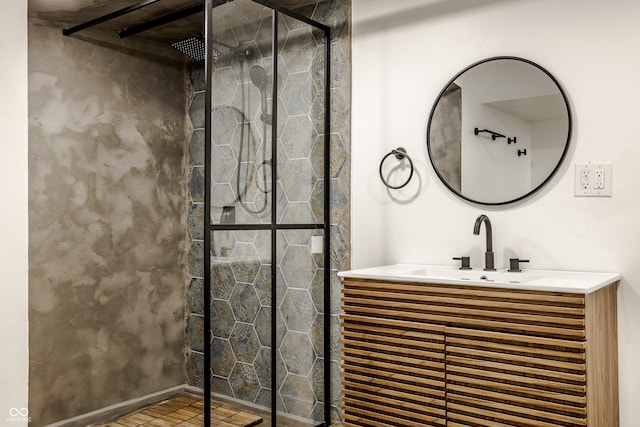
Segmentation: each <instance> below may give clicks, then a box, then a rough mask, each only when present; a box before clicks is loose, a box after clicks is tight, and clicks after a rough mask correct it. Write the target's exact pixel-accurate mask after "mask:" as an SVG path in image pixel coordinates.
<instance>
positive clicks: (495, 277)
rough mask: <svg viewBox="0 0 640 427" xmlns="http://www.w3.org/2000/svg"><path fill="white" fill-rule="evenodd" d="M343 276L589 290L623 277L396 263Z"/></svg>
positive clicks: (343, 274)
mask: <svg viewBox="0 0 640 427" xmlns="http://www.w3.org/2000/svg"><path fill="white" fill-rule="evenodd" d="M338 276H340V277H349V278H355V279H377V280H394V281H401V282H424V283H439V284H451V285H475V286H492V287H500V288H514V289H528V290H544V291H557V292H575V293H589V292H593V291H595V290H598V289H600V288H602V287H604V286H607V285H609V284H611V283H614V282H617V281H618V280H620V274H618V273H592V272H577V271H551V270H522V271H520V272H509V271H507V270H498V271H483V270H482V269H477V268H474V269H472V270H460V269H459V268H458V267H457V266H446V265H420V264H394V265H386V266H381V267H371V268H364V269H360V270H350V271H342V272H339V273H338Z"/></svg>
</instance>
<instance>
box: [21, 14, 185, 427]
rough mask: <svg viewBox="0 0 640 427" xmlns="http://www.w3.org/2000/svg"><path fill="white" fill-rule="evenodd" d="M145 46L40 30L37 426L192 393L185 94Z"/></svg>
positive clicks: (33, 409) (35, 215)
mask: <svg viewBox="0 0 640 427" xmlns="http://www.w3.org/2000/svg"><path fill="white" fill-rule="evenodd" d="M161 52H162V48H159V49H158V48H156V47H154V46H145V45H144V44H143V42H139V41H136V40H133V39H131V40H127V41H126V42H119V41H114V40H109V39H108V38H104V37H99V35H98V34H96V33H92V32H87V33H82V35H81V36H79V37H72V38H69V37H63V36H62V35H61V34H60V30H59V29H58V28H53V27H49V26H46V25H45V24H44V23H43V22H40V21H31V22H30V26H29V235H30V236H29V257H30V272H29V281H30V284H29V322H30V323H29V333H30V357H29V362H30V377H29V382H30V384H29V385H30V387H29V393H30V394H29V406H30V408H29V409H30V411H29V415H30V416H31V417H32V419H33V423H32V425H34V426H41V425H45V424H49V423H51V422H54V421H58V420H61V419H66V418H69V417H72V416H75V415H79V414H82V413H86V412H88V411H91V410H95V409H98V408H102V407H105V406H108V405H111V404H114V403H117V402H121V401H124V400H127V399H131V398H135V397H139V396H142V395H145V394H148V393H151V392H154V391H157V390H160V389H164V388H167V387H171V386H174V385H177V384H182V383H184V382H185V379H184V304H185V300H184V285H185V264H186V261H185V254H186V243H185V242H186V240H185V239H186V208H185V199H186V197H187V193H186V187H187V186H186V174H185V165H186V163H185V162H186V160H185V159H186V158H187V156H186V145H187V136H186V135H187V133H189V132H190V130H189V129H186V128H185V126H186V125H185V123H186V121H185V112H186V97H187V86H186V85H187V83H186V73H185V69H184V66H183V65H182V64H181V63H180V62H177V61H175V60H172V59H170V57H169V56H166V55H165V54H163V53H161Z"/></svg>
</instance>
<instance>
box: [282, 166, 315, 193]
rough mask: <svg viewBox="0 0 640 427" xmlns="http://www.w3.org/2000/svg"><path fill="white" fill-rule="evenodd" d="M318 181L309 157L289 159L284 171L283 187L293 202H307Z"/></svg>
mask: <svg viewBox="0 0 640 427" xmlns="http://www.w3.org/2000/svg"><path fill="white" fill-rule="evenodd" d="M315 182H316V177H315V174H314V173H313V168H312V167H311V162H309V159H295V160H289V162H288V163H287V167H286V168H285V169H284V172H282V188H283V190H284V192H285V194H286V195H287V199H288V200H289V201H292V202H306V201H308V200H309V196H311V190H313V185H314V184H315Z"/></svg>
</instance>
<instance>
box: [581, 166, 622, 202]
mask: <svg viewBox="0 0 640 427" xmlns="http://www.w3.org/2000/svg"><path fill="white" fill-rule="evenodd" d="M612 184H613V164H612V163H609V162H605V163H592V162H586V163H576V171H575V181H574V195H575V196H576V197H611V189H612V187H613V185H612Z"/></svg>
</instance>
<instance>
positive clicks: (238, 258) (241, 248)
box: [186, 0, 351, 425]
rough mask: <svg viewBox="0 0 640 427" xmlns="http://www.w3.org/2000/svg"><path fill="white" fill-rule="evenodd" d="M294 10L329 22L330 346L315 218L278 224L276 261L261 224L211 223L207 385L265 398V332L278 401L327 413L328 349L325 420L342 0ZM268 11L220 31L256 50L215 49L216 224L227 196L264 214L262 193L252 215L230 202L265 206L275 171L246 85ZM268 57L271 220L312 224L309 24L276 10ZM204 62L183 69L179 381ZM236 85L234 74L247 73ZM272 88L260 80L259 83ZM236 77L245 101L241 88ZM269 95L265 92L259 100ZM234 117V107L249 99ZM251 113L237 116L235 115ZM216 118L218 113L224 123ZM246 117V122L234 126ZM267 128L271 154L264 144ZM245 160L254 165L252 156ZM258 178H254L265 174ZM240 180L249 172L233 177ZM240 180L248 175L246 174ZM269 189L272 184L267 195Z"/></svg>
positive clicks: (194, 310) (342, 193)
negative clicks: (186, 86)
mask: <svg viewBox="0 0 640 427" xmlns="http://www.w3.org/2000/svg"><path fill="white" fill-rule="evenodd" d="M296 12H298V13H300V14H302V15H305V16H307V17H309V18H311V19H314V20H316V21H318V22H320V23H322V24H325V25H328V26H330V27H331V29H332V30H331V40H330V43H331V51H332V55H331V64H330V67H331V81H330V82H329V83H330V92H331V105H330V111H331V113H330V124H331V135H330V141H331V160H330V168H331V169H330V176H331V202H330V205H331V218H330V223H331V266H330V268H331V283H330V286H331V296H332V301H331V304H330V306H331V319H332V320H331V325H330V329H331V330H330V348H331V354H328V355H327V354H324V348H323V337H324V328H325V325H324V322H323V314H324V301H323V285H324V284H323V274H324V268H325V266H324V265H323V262H322V261H323V260H322V256H321V254H312V253H311V251H310V246H311V245H310V240H311V237H312V235H321V234H322V230H318V231H310V230H290V231H289V230H288V231H279V232H278V239H277V242H276V246H277V251H276V254H277V255H276V256H277V259H276V260H272V259H271V253H270V251H271V241H270V232H269V231H262V230H260V231H214V232H213V235H212V239H211V242H212V253H211V254H210V256H211V260H212V280H211V283H212V293H213V295H212V307H211V309H212V324H211V330H212V335H213V336H212V337H211V339H212V361H211V365H212V371H213V372H212V388H213V391H215V392H217V393H221V394H225V395H228V396H231V397H234V398H238V399H242V400H245V401H249V402H252V403H257V404H259V405H263V406H266V407H268V406H270V404H271V401H270V399H271V389H272V387H273V386H274V385H273V384H272V383H271V366H272V363H271V362H272V361H271V345H273V344H275V345H276V347H277V349H278V352H277V360H276V361H275V365H276V371H277V374H278V378H277V384H276V385H275V386H276V388H277V389H278V402H277V407H278V409H279V410H282V411H285V412H287V413H290V414H294V415H297V416H300V417H304V418H311V419H315V420H322V419H323V400H324V383H323V381H324V376H323V375H324V373H323V369H322V368H323V364H324V359H325V358H326V357H329V358H330V360H331V376H332V377H331V383H332V396H331V399H332V405H333V411H332V416H333V423H334V425H340V419H339V413H338V411H337V407H336V406H337V404H338V401H339V397H340V393H341V386H340V381H341V377H340V372H339V367H338V362H337V361H338V359H339V354H340V327H339V320H338V313H339V309H340V302H339V301H340V281H339V279H338V277H337V274H336V273H337V271H339V270H344V269H348V268H349V247H348V242H349V203H348V200H349V187H350V185H349V175H350V171H349V167H350V164H349V152H350V148H349V147H350V108H349V105H350V70H351V65H350V64H351V59H350V57H351V52H350V45H351V42H350V39H351V34H350V14H351V2H350V0H335V1H326V2H318V3H317V4H315V5H313V6H309V7H306V8H304V9H301V10H297V11H296ZM270 25H271V22H270V18H269V17H266V16H263V19H262V20H259V21H257V22H250V23H248V25H245V26H243V27H240V28H236V29H232V30H229V31H227V32H225V34H221V35H220V37H221V39H223V40H225V41H228V42H231V43H238V42H243V43H244V45H245V46H248V47H250V49H251V51H252V55H251V57H250V58H247V59H246V60H247V61H249V64H245V69H244V70H243V69H242V64H240V63H239V61H237V60H234V61H232V60H229V61H226V60H224V59H223V60H220V61H218V62H217V63H215V64H214V75H213V77H212V78H213V85H214V87H215V88H218V90H217V91H216V92H215V93H214V94H213V103H214V111H213V115H214V118H213V122H214V123H216V124H217V126H216V127H215V128H214V129H212V138H213V144H212V167H211V170H212V209H211V210H212V218H213V221H214V223H218V222H220V221H221V220H222V218H223V208H224V207H225V206H229V205H235V207H236V208H235V209H234V211H233V215H234V216H235V222H236V223H243V224H247V223H257V222H262V223H268V222H269V220H270V215H271V210H270V209H271V206H269V205H267V206H266V208H265V210H264V211H263V212H262V213H260V214H258V215H251V214H248V213H247V210H245V209H242V208H241V207H240V206H239V204H238V203H236V202H237V193H239V192H242V193H243V198H244V203H245V204H246V206H247V207H248V208H249V209H251V210H254V211H257V210H260V208H261V207H262V206H263V205H264V200H263V194H262V192H261V191H260V190H261V188H263V187H264V186H271V181H272V178H271V176H267V175H270V173H269V174H267V175H265V176H264V177H263V175H262V174H263V171H261V170H259V169H260V167H259V166H260V163H261V161H264V160H265V159H263V158H261V156H262V148H261V147H262V145H261V144H262V140H263V133H264V128H263V127H262V125H261V114H263V113H262V111H261V99H260V92H258V91H257V90H255V87H253V88H252V90H249V89H251V88H250V86H251V82H250V76H249V73H248V72H247V71H246V70H247V69H249V68H250V67H251V66H252V65H260V66H262V67H263V68H264V69H265V70H266V71H267V73H269V75H270V73H271V71H272V65H271V62H272V51H271V49H270V46H267V45H268V43H266V42H269V41H270V39H271V28H270ZM279 36H280V37H279V38H280V47H279V51H280V53H281V55H279V59H278V60H279V63H278V87H279V93H278V123H277V125H278V136H279V138H278V141H277V142H278V165H279V166H278V172H277V173H276V177H277V179H276V186H277V188H278V194H279V197H278V202H277V206H276V209H277V211H276V216H277V218H278V220H279V221H280V222H281V223H322V222H323V221H324V218H323V212H322V207H323V206H322V204H323V200H322V197H323V189H324V185H325V183H324V180H323V172H324V171H323V163H322V160H323V154H324V153H323V152H322V150H323V147H322V140H323V137H324V135H323V134H322V132H323V128H322V120H323V109H324V97H323V93H324V92H323V90H324V80H323V79H324V77H323V76H322V71H323V69H324V56H323V55H322V54H323V52H324V46H323V45H322V42H321V44H320V45H319V44H318V40H317V37H314V33H313V32H312V31H311V29H310V27H309V26H308V25H306V24H303V23H301V22H298V21H296V20H293V19H291V18H286V19H281V20H280V28H279ZM204 77H205V76H204V65H203V64H202V63H195V64H194V65H193V67H192V69H191V71H190V81H191V85H192V89H193V98H192V101H191V105H190V108H189V116H190V118H191V122H192V125H193V128H194V131H193V135H192V137H191V142H190V144H189V154H190V160H191V165H192V166H191V171H190V176H189V192H190V195H191V201H190V204H189V207H188V211H189V213H188V229H189V233H190V236H191V239H192V240H191V248H190V250H189V253H188V256H187V258H188V274H189V275H190V276H191V279H190V281H189V283H188V285H187V311H188V313H189V314H188V319H187V326H186V337H187V348H188V354H187V360H186V371H187V377H188V381H189V384H191V385H194V386H197V387H202V386H203V375H204V373H203V372H202V369H203V357H204V355H203V349H204V342H203V330H204V316H203V314H204V307H203V287H204V280H203V260H204V259H205V254H204V253H203V246H204V242H203V239H204V235H203V220H204V205H203V201H204V175H203V173H204V102H205V91H204V89H205V87H204V82H205V79H204ZM243 85H244V86H243ZM269 89H270V88H269ZM243 90H246V92H245V96H248V97H247V98H246V99H245V100H244V103H243V102H242V99H241V96H242V91H243ZM267 104H268V105H269V108H270V105H271V99H268V103H267ZM247 106H248V108H247V110H248V111H247V112H246V116H247V117H248V118H245V117H242V116H241V113H239V112H243V108H242V107H247ZM245 120H246V121H249V122H250V124H249V125H247V126H245V125H242V124H240V123H243V122H244V121H245ZM220 124H223V125H222V126H220ZM243 126H244V129H241V128H242V127H243ZM240 131H242V132H244V133H245V134H243V137H244V138H245V141H250V142H249V144H250V147H248V148H247V147H245V148H244V150H253V151H250V154H249V155H247V154H246V153H247V151H243V153H244V154H243V155H244V156H251V157H249V160H253V159H257V160H256V161H253V162H250V161H246V160H244V159H247V157H244V159H243V163H242V167H243V170H242V171H241V173H240V176H239V177H238V174H237V169H236V166H237V164H238V160H237V159H238V157H239V150H240V147H239V140H240ZM269 132H270V128H269V130H267V138H266V139H267V145H268V147H267V153H270V150H271V147H270V144H271V142H270V140H269V139H270V138H269ZM255 165H258V167H257V168H256V167H255ZM252 168H253V169H252ZM261 177H263V180H262V181H264V182H262V181H261V179H260V178H261ZM238 178H240V179H239V180H240V181H241V182H243V183H245V185H244V186H243V188H241V186H239V185H238V181H239V180H238ZM246 183H251V185H247V184H246ZM269 200H270V194H269ZM271 268H276V275H277V277H278V280H277V281H276V286H277V287H278V289H277V295H278V301H275V304H274V302H273V301H271V286H272V283H271V281H270V279H271ZM274 306H275V310H276V312H275V316H274V317H275V319H276V324H277V336H276V339H275V343H273V342H272V341H273V340H272V337H271V317H272V314H271V313H272V310H273V307H274Z"/></svg>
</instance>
